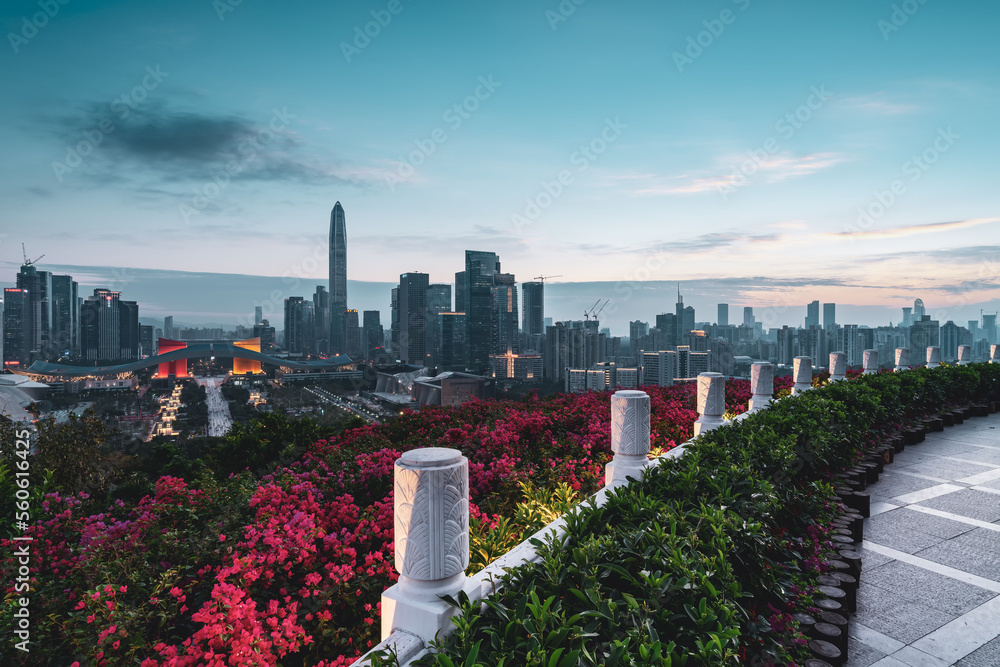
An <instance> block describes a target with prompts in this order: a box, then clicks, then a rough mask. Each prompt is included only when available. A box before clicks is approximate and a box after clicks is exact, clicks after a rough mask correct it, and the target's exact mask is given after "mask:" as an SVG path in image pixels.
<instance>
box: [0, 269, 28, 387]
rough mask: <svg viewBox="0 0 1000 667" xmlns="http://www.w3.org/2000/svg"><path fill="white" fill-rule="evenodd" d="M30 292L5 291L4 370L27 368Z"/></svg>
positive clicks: (10, 288) (9, 289)
mask: <svg viewBox="0 0 1000 667" xmlns="http://www.w3.org/2000/svg"><path fill="white" fill-rule="evenodd" d="M29 308H30V301H29V300H28V290H23V289H19V288H16V287H13V288H12V287H8V288H5V289H4V291H3V365H4V368H27V367H28V366H30V365H31V362H30V361H29V360H28V351H27V347H26V343H27V340H28V321H27V317H26V315H27V313H28V311H29Z"/></svg>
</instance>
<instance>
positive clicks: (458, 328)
mask: <svg viewBox="0 0 1000 667" xmlns="http://www.w3.org/2000/svg"><path fill="white" fill-rule="evenodd" d="M466 331H467V328H466V323H465V313H441V362H440V366H441V367H442V368H443V369H445V370H461V369H464V368H465V365H466V363H467V358H468V357H467V350H466V340H465V336H466Z"/></svg>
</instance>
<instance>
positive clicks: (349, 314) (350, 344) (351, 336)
mask: <svg viewBox="0 0 1000 667" xmlns="http://www.w3.org/2000/svg"><path fill="white" fill-rule="evenodd" d="M344 351H345V353H346V354H347V356H349V357H350V358H351V359H359V358H360V357H361V325H360V324H359V323H358V311H357V310H356V309H354V308H348V309H347V310H345V311H344Z"/></svg>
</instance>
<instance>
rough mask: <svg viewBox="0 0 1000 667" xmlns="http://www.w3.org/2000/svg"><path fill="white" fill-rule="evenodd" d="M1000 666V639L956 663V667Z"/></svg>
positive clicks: (984, 645)
mask: <svg viewBox="0 0 1000 667" xmlns="http://www.w3.org/2000/svg"><path fill="white" fill-rule="evenodd" d="M997 665H1000V637H998V638H996V639H994V640H993V641H991V642H989V643H987V644H983V645H982V646H981V647H980V648H978V649H977V650H975V651H973V652H972V653H970V654H969V655H967V656H965V657H964V658H962V659H961V660H959V661H958V662H956V663H955V667H997Z"/></svg>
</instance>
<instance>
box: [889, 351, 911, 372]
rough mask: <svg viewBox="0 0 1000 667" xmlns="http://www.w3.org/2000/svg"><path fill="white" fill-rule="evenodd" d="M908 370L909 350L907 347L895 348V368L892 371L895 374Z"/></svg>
mask: <svg viewBox="0 0 1000 667" xmlns="http://www.w3.org/2000/svg"><path fill="white" fill-rule="evenodd" d="M909 368H910V348H908V347H897V348H896V368H894V369H893V370H894V371H896V372H897V373H898V372H900V371H905V370H909Z"/></svg>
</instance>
